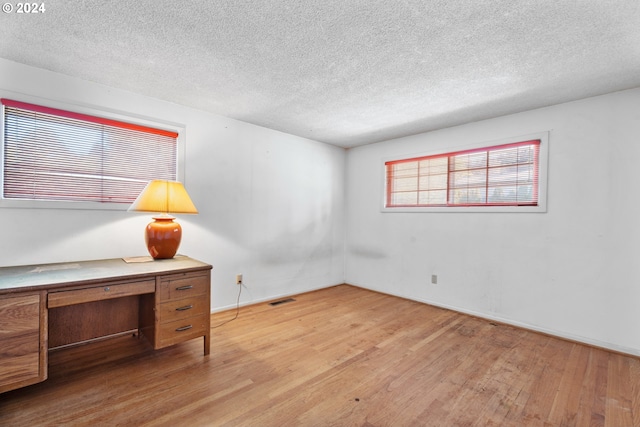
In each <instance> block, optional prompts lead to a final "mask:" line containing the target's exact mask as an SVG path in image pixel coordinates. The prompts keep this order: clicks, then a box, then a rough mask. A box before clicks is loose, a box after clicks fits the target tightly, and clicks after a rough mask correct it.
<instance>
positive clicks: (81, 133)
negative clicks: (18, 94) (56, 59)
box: [1, 99, 178, 205]
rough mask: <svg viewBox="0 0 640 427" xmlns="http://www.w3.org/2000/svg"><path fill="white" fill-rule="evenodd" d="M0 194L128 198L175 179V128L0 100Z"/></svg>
mask: <svg viewBox="0 0 640 427" xmlns="http://www.w3.org/2000/svg"><path fill="white" fill-rule="evenodd" d="M1 102H2V106H3V110H4V113H3V120H4V123H3V147H2V198H3V199H9V200H11V199H13V200H43V201H44V200H47V201H67V202H94V203H101V204H109V203H116V204H123V205H128V204H130V203H132V202H133V201H134V200H135V198H136V197H137V196H138V194H139V193H140V191H142V189H143V188H144V186H145V185H146V183H147V182H148V181H149V180H151V179H167V180H176V179H177V152H178V150H177V138H178V133H177V132H174V131H167V130H163V129H157V128H154V127H147V126H143V125H139V124H133V123H127V122H123V121H119V120H112V119H109V118H103V117H96V116H92V115H86V114H80V113H76V112H71V111H65V110H60V109H54V108H49V107H43V106H40V105H34V104H28V103H24V102H20V101H13V100H9V99H2V100H1Z"/></svg>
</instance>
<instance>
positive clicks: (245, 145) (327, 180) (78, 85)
mask: <svg viewBox="0 0 640 427" xmlns="http://www.w3.org/2000/svg"><path fill="white" fill-rule="evenodd" d="M8 92H13V93H18V94H24V95H29V96H37V97H39V98H44V99H49V100H53V101H57V102H65V103H69V104H77V105H83V106H93V107H97V108H100V109H106V110H112V111H116V112H119V113H125V114H133V115H140V116H145V117H150V118H156V119H158V120H161V121H168V122H174V123H179V124H183V125H184V126H185V127H186V135H187V137H186V169H185V170H186V175H185V185H186V187H187V190H188V191H189V194H190V195H191V197H192V199H193V201H194V203H195V204H196V206H197V207H198V209H199V211H200V214H199V215H195V216H191V215H183V216H178V221H179V222H180V223H181V224H182V227H183V240H182V244H181V247H180V250H179V252H180V253H182V254H186V255H189V256H191V257H193V258H197V259H200V260H202V261H204V262H207V263H210V264H212V265H213V267H214V269H213V271H212V309H214V310H219V309H222V308H230V307H233V306H235V303H236V296H237V291H238V287H237V285H235V275H236V274H237V273H242V274H244V282H245V287H244V288H243V296H242V299H241V303H242V304H246V303H250V302H257V301H262V300H266V299H271V298H276V297H279V296H282V295H289V294H293V293H298V292H303V291H307V290H312V289H317V288H322V287H326V286H331V285H335V284H339V283H343V279H344V231H343V219H344V192H343V187H344V162H345V151H344V150H342V149H339V148H336V147H333V146H330V145H326V144H321V143H318V142H315V141H311V140H306V139H303V138H299V137H295V136H291V135H288V134H284V133H281V132H277V131H273V130H269V129H265V128H261V127H258V126H253V125H250V124H246V123H243V122H239V121H236V120H231V119H227V118H224V117H221V116H217V115H213V114H207V113H204V112H202V111H197V110H194V109H190V108H186V107H183V106H179V105H176V104H172V103H168V102H164V101H160V100H156V99H151V98H147V97H143V96H140V95H136V94H133V93H130V92H125V91H120V90H117V89H113V88H109V87H105V86H101V85H97V84H93V83H90V82H86V81H82V80H79V79H75V78H71V77H67V76H63V75H60V74H56V73H52V72H48V71H45V70H41V69H37V68H33V67H27V66H24V65H21V64H17V63H14V62H10V61H6V60H2V59H0V95H2V96H6V95H7V93H8ZM149 221H150V215H146V214H139V213H128V212H113V211H78V210H59V209H14V208H0V223H1V224H2V232H1V233H0V236H1V237H0V239H1V244H0V266H9V265H22V264H41V263H48V262H59V261H72V260H86V259H97V258H117V257H122V256H135V255H147V252H146V248H145V244H144V238H143V230H144V227H145V225H146V224H147V223H148V222H149Z"/></svg>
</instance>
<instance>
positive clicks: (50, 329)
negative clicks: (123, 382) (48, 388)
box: [0, 256, 211, 393]
mask: <svg viewBox="0 0 640 427" xmlns="http://www.w3.org/2000/svg"><path fill="white" fill-rule="evenodd" d="M210 270H211V266H210V265H209V264H205V263H203V262H200V261H197V260H194V259H191V258H189V257H185V256H176V257H175V258H173V259H165V260H155V261H148V262H132V263H128V262H125V261H124V260H123V259H120V258H118V259H107V260H97V261H81V262H72V263H58V264H46V265H31V266H19V267H2V268H0V393H2V392H5V391H8V390H13V389H16V388H20V387H24V386H27V385H30V384H34V383H37V382H40V381H44V380H45V379H46V378H47V353H48V351H49V350H50V349H53V348H59V347H64V346H68V345H74V344H78V343H83V342H88V341H92V340H95V339H101V338H104V337H108V336H112V335H117V334H122V333H125V332H131V331H138V332H139V333H140V334H141V335H142V336H144V337H146V338H147V339H148V340H149V342H150V343H151V345H152V346H153V348H154V349H159V348H163V347H167V346H170V345H173V344H177V343H179V342H183V341H186V340H190V339H193V338H198V337H203V339H204V354H205V355H206V354H209V350H210V295H211V285H210V283H211V282H210V280H211V279H210V277H211V271H210Z"/></svg>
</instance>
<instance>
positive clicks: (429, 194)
mask: <svg viewBox="0 0 640 427" xmlns="http://www.w3.org/2000/svg"><path fill="white" fill-rule="evenodd" d="M539 152H540V140H532V141H522V142H517V143H513V144H506V145H500V146H494V147H485V148H479V149H474V150H467V151H458V152H452V153H444V154H438V155H434V156H426V157H417V158H411V159H402V160H395V161H390V162H386V163H385V167H386V179H387V187H386V191H387V194H386V207H428V206H537V204H538V169H539V165H538V163H539Z"/></svg>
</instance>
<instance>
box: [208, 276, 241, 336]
mask: <svg viewBox="0 0 640 427" xmlns="http://www.w3.org/2000/svg"><path fill="white" fill-rule="evenodd" d="M238 288H239V289H238V298H237V300H236V315H235V316H234V317H233V318H232V319H229V320H225V321H224V322H222V323H220V324H218V325H216V326H212V327H211V329H215V328H219V327H220V326H222V325H226V324H227V323H229V322H231V321H232V320H236V319H237V318H238V314H240V295H241V294H242V285H239V286H238Z"/></svg>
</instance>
